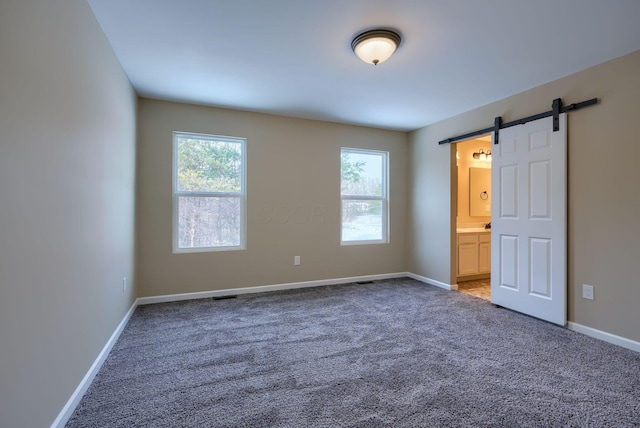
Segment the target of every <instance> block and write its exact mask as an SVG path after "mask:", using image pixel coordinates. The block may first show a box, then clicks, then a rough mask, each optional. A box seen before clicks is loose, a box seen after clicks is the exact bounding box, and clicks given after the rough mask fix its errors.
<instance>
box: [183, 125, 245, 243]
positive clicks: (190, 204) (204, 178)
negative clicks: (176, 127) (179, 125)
mask: <svg viewBox="0 0 640 428" xmlns="http://www.w3.org/2000/svg"><path fill="white" fill-rule="evenodd" d="M245 146H246V140H245V139H243V138H234V137H220V136H217V135H203V134H187V133H179V132H174V133H173V251H174V252H176V253H181V252H195V251H220V250H240V249H244V248H245V236H246V220H245V219H246V191H245V170H246V165H245Z"/></svg>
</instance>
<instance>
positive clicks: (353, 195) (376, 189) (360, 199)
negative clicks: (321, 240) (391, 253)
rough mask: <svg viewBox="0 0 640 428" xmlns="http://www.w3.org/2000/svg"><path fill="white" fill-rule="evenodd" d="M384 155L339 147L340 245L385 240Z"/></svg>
mask: <svg viewBox="0 0 640 428" xmlns="http://www.w3.org/2000/svg"><path fill="white" fill-rule="evenodd" d="M387 159H388V153H387V152H379V151H375V150H359V149H345V148H343V149H342V150H341V153H340V172H341V174H340V175H341V177H340V178H341V179H340V183H341V184H340V195H341V198H342V233H341V243H342V244H343V245H349V244H371V243H383V242H389V240H388V233H387V230H388V218H389V215H388V206H389V203H388V191H387V187H388V186H387V182H388V179H387V171H388V160H387Z"/></svg>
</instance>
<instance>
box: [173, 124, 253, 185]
mask: <svg viewBox="0 0 640 428" xmlns="http://www.w3.org/2000/svg"><path fill="white" fill-rule="evenodd" d="M177 143H178V171H177V173H178V177H177V178H178V183H177V190H178V191H181V192H184V191H186V192H241V191H242V189H241V186H242V182H241V177H242V143H234V142H228V141H216V140H208V139H201V138H198V137H197V136H177Z"/></svg>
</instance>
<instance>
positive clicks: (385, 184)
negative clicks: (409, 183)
mask: <svg viewBox="0 0 640 428" xmlns="http://www.w3.org/2000/svg"><path fill="white" fill-rule="evenodd" d="M345 152H347V153H358V154H374V155H382V156H383V161H382V195H380V196H371V195H343V194H342V177H341V178H340V245H368V244H387V243H389V152H386V151H382V150H369V149H354V148H350V147H341V148H340V166H341V168H340V170H341V171H342V153H345ZM348 200H358V201H362V200H366V201H381V202H382V239H361V240H357V241H356V240H353V241H345V240H344V239H343V237H342V230H343V226H342V212H343V208H344V201H348Z"/></svg>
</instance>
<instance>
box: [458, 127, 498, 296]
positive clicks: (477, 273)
mask: <svg viewBox="0 0 640 428" xmlns="http://www.w3.org/2000/svg"><path fill="white" fill-rule="evenodd" d="M491 147H492V134H487V135H483V136H479V137H474V138H471V139H468V140H463V141H460V142H458V143H456V177H457V184H456V185H455V186H452V189H454V192H455V200H456V202H457V203H456V207H457V209H456V212H455V213H452V216H453V218H452V222H453V223H454V224H455V225H456V234H455V241H454V242H452V246H453V248H455V249H456V251H455V252H454V253H455V255H456V260H455V273H456V283H457V290H458V291H460V292H462V293H466V294H469V295H472V296H475V297H479V298H482V299H485V300H490V299H491V196H492V190H491V159H492V155H491Z"/></svg>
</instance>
